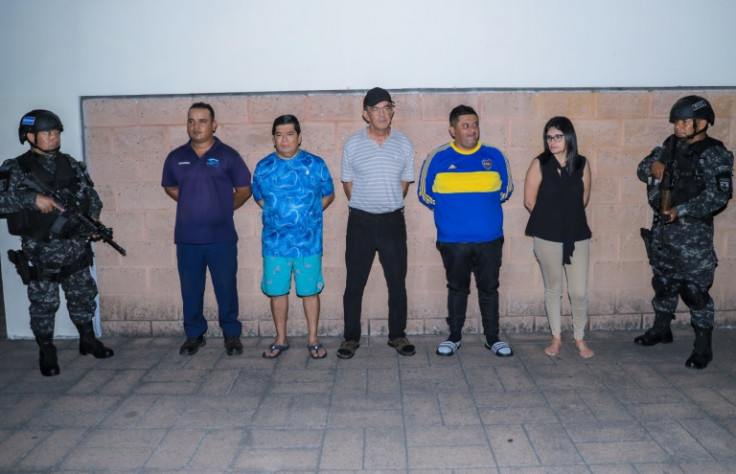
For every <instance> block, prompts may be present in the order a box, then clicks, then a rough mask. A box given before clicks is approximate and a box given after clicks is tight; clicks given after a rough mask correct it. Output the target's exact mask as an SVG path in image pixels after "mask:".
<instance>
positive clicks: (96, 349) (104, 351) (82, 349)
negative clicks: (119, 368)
mask: <svg viewBox="0 0 736 474" xmlns="http://www.w3.org/2000/svg"><path fill="white" fill-rule="evenodd" d="M75 326H77V331H79V353H80V354H82V355H87V354H92V355H93V356H95V357H96V358H97V359H107V358H108V357H112V356H113V355H115V353H114V352H113V350H112V349H110V348H109V347H105V345H104V344H102V341H100V340H99V339H97V337H96V336H95V330H94V328H93V327H92V322H91V321H90V322H89V323H85V324H76V325H75Z"/></svg>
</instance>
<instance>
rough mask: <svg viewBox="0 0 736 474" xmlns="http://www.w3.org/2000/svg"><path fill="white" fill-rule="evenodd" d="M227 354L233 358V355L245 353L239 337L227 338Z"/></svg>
mask: <svg viewBox="0 0 736 474" xmlns="http://www.w3.org/2000/svg"><path fill="white" fill-rule="evenodd" d="M224 343H225V352H227V355H229V356H231V355H233V354H242V353H243V343H241V342H240V338H239V337H237V336H234V337H229V336H225V341H224Z"/></svg>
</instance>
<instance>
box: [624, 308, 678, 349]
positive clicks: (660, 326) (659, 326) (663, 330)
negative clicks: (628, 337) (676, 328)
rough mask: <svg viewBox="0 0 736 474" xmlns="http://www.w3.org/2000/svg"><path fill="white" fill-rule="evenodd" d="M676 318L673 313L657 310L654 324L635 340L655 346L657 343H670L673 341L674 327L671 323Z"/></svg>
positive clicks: (644, 344) (638, 342)
mask: <svg viewBox="0 0 736 474" xmlns="http://www.w3.org/2000/svg"><path fill="white" fill-rule="evenodd" d="M673 319H675V316H674V315H673V314H671V313H660V312H657V313H656V314H655V315H654V324H652V327H651V328H649V329H647V332H645V333H644V334H642V335H641V336H638V337H637V338H635V339H634V342H635V343H637V344H641V345H642V346H653V345H655V344H659V343H660V342H661V343H662V344H669V343H671V342H672V329H670V323H671V322H672V320H673Z"/></svg>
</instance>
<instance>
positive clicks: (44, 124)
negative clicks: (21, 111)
mask: <svg viewBox="0 0 736 474" xmlns="http://www.w3.org/2000/svg"><path fill="white" fill-rule="evenodd" d="M49 130H58V131H60V132H63V131H64V125H62V124H61V120H60V119H59V117H58V116H57V115H56V114H55V113H53V112H51V111H49V110H42V109H36V110H31V111H30V112H28V113H27V114H25V115H24V116H23V117H22V118H21V119H20V125H19V126H18V138H19V139H20V144H21V145H22V144H24V143H25V142H26V133H38V132H47V131H49Z"/></svg>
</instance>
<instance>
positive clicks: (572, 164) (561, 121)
mask: <svg viewBox="0 0 736 474" xmlns="http://www.w3.org/2000/svg"><path fill="white" fill-rule="evenodd" d="M550 128H556V129H557V130H559V131H561V132H562V134H563V135H564V136H565V151H566V153H567V157H566V158H567V165H565V168H567V173H568V174H570V175H572V174H573V173H574V172H575V171H577V170H578V169H580V168H581V167H582V166H584V164H585V158H583V157H582V156H580V155H578V138H577V135H575V127H573V126H572V122H571V121H570V119H569V118H567V117H552V118H551V119H549V120H548V121H547V124H546V125H545V126H544V133H542V142H543V143H544V152H543V153H542V154H540V155H539V156H538V157H537V158H538V159H539V162H540V163H541V164H544V163H546V162H547V161H548V160H549V159H550V158H552V157H553V156H554V155H553V154H552V152H551V151H549V143H547V132H549V129H550Z"/></svg>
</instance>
